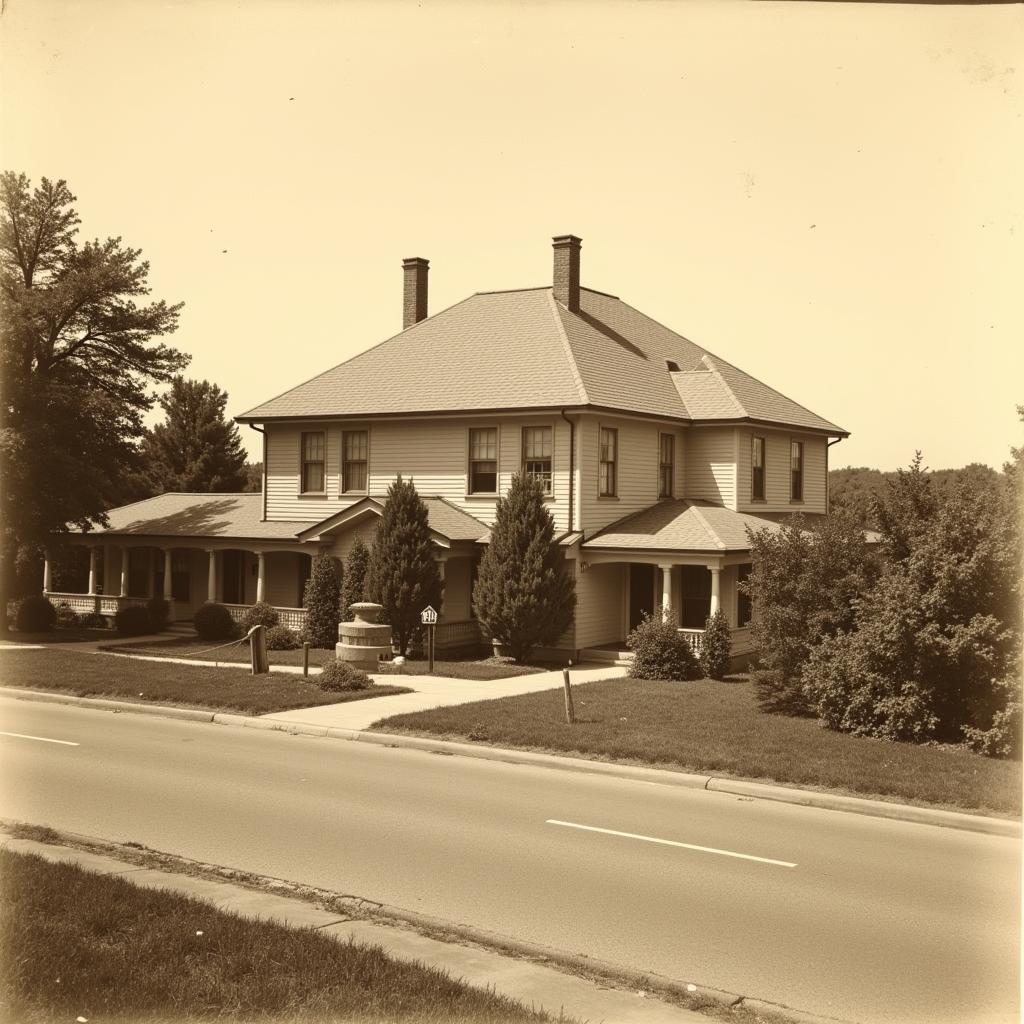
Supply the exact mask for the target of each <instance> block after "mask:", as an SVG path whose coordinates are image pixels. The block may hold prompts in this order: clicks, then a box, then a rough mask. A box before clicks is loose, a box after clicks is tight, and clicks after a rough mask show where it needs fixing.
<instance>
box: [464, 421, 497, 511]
mask: <svg viewBox="0 0 1024 1024" xmlns="http://www.w3.org/2000/svg"><path fill="white" fill-rule="evenodd" d="M497 491H498V428H497V427H473V428H471V429H470V431H469V493H470V494H496V493H497Z"/></svg>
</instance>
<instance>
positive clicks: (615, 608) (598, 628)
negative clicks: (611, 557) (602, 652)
mask: <svg viewBox="0 0 1024 1024" xmlns="http://www.w3.org/2000/svg"><path fill="white" fill-rule="evenodd" d="M626 584H627V578H626V565H625V564H624V563H622V562H604V563H599V564H597V565H591V566H589V567H588V568H587V569H586V570H585V571H584V572H581V573H579V574H578V575H577V577H576V643H575V646H576V647H577V648H581V647H594V646H595V645H597V644H604V643H613V642H615V641H617V640H622V639H623V636H624V633H623V624H622V609H623V601H624V600H625V598H624V596H623V595H624V594H625V588H626Z"/></svg>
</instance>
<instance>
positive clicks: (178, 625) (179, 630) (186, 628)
mask: <svg viewBox="0 0 1024 1024" xmlns="http://www.w3.org/2000/svg"><path fill="white" fill-rule="evenodd" d="M164 632H165V633H172V634H174V636H195V635H196V628H195V626H193V625H192V623H191V621H189V620H188V619H186V620H184V621H182V622H168V623H167V625H166V626H164Z"/></svg>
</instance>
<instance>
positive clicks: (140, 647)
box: [100, 634, 558, 679]
mask: <svg viewBox="0 0 1024 1024" xmlns="http://www.w3.org/2000/svg"><path fill="white" fill-rule="evenodd" d="M107 637H108V638H109V634H107ZM212 646H214V645H213V643H207V642H205V641H203V640H200V639H198V637H175V638H174V639H173V640H155V641H154V640H144V641H139V642H135V643H120V644H114V643H108V644H102V645H101V648H100V649H101V650H104V651H131V653H132V654H147V655H152V656H154V657H163V658H187V657H192V656H195V655H194V652H196V651H202V650H204V649H205V648H207V647H212ZM267 656H268V657H269V658H270V664H271V665H272V666H273V665H301V664H302V650H301V649H299V650H296V651H268V652H267ZM333 657H334V651H333V650H323V651H322V650H317V649H316V648H310V651H309V663H310V665H323V664H324V663H325V662H327V661H330V660H331V659H332V658H333ZM198 659H199V660H200V661H211V662H212V661H238V662H246V663H248V661H249V648H248V647H247V646H246V645H244V644H243V645H240V646H238V647H224V648H221V650H219V651H212V652H210V653H207V654H200V655H198ZM557 667H558V666H556V665H542V664H540V663H537V664H532V665H516V664H513V663H512V662H511V661H506V660H504V659H499V658H475V657H472V656H469V657H465V658H455V659H451V660H447V661H441V660H439V659H435V661H434V675H435V676H445V677H448V678H453V679H506V678H508V677H509V676H523V675H530V674H531V673H533V672H545V671H548V670H549V669H551V668H557ZM427 669H428V662H427V661H426V660H425V659H423V660H420V659H416V660H413V659H409V660H407V661H406V663H405V665H404V666H402V667H401V668H399V667H398V666H395V667H394V668H392V669H389V670H388V671H389V674H391V675H396V676H398V675H418V676H419V675H427V674H428V672H427Z"/></svg>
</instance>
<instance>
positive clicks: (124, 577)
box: [121, 545, 130, 597]
mask: <svg viewBox="0 0 1024 1024" xmlns="http://www.w3.org/2000/svg"><path fill="white" fill-rule="evenodd" d="M129 552H130V549H129V548H128V547H125V546H124V545H122V546H121V596H122V597H127V596H128V555H129Z"/></svg>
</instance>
